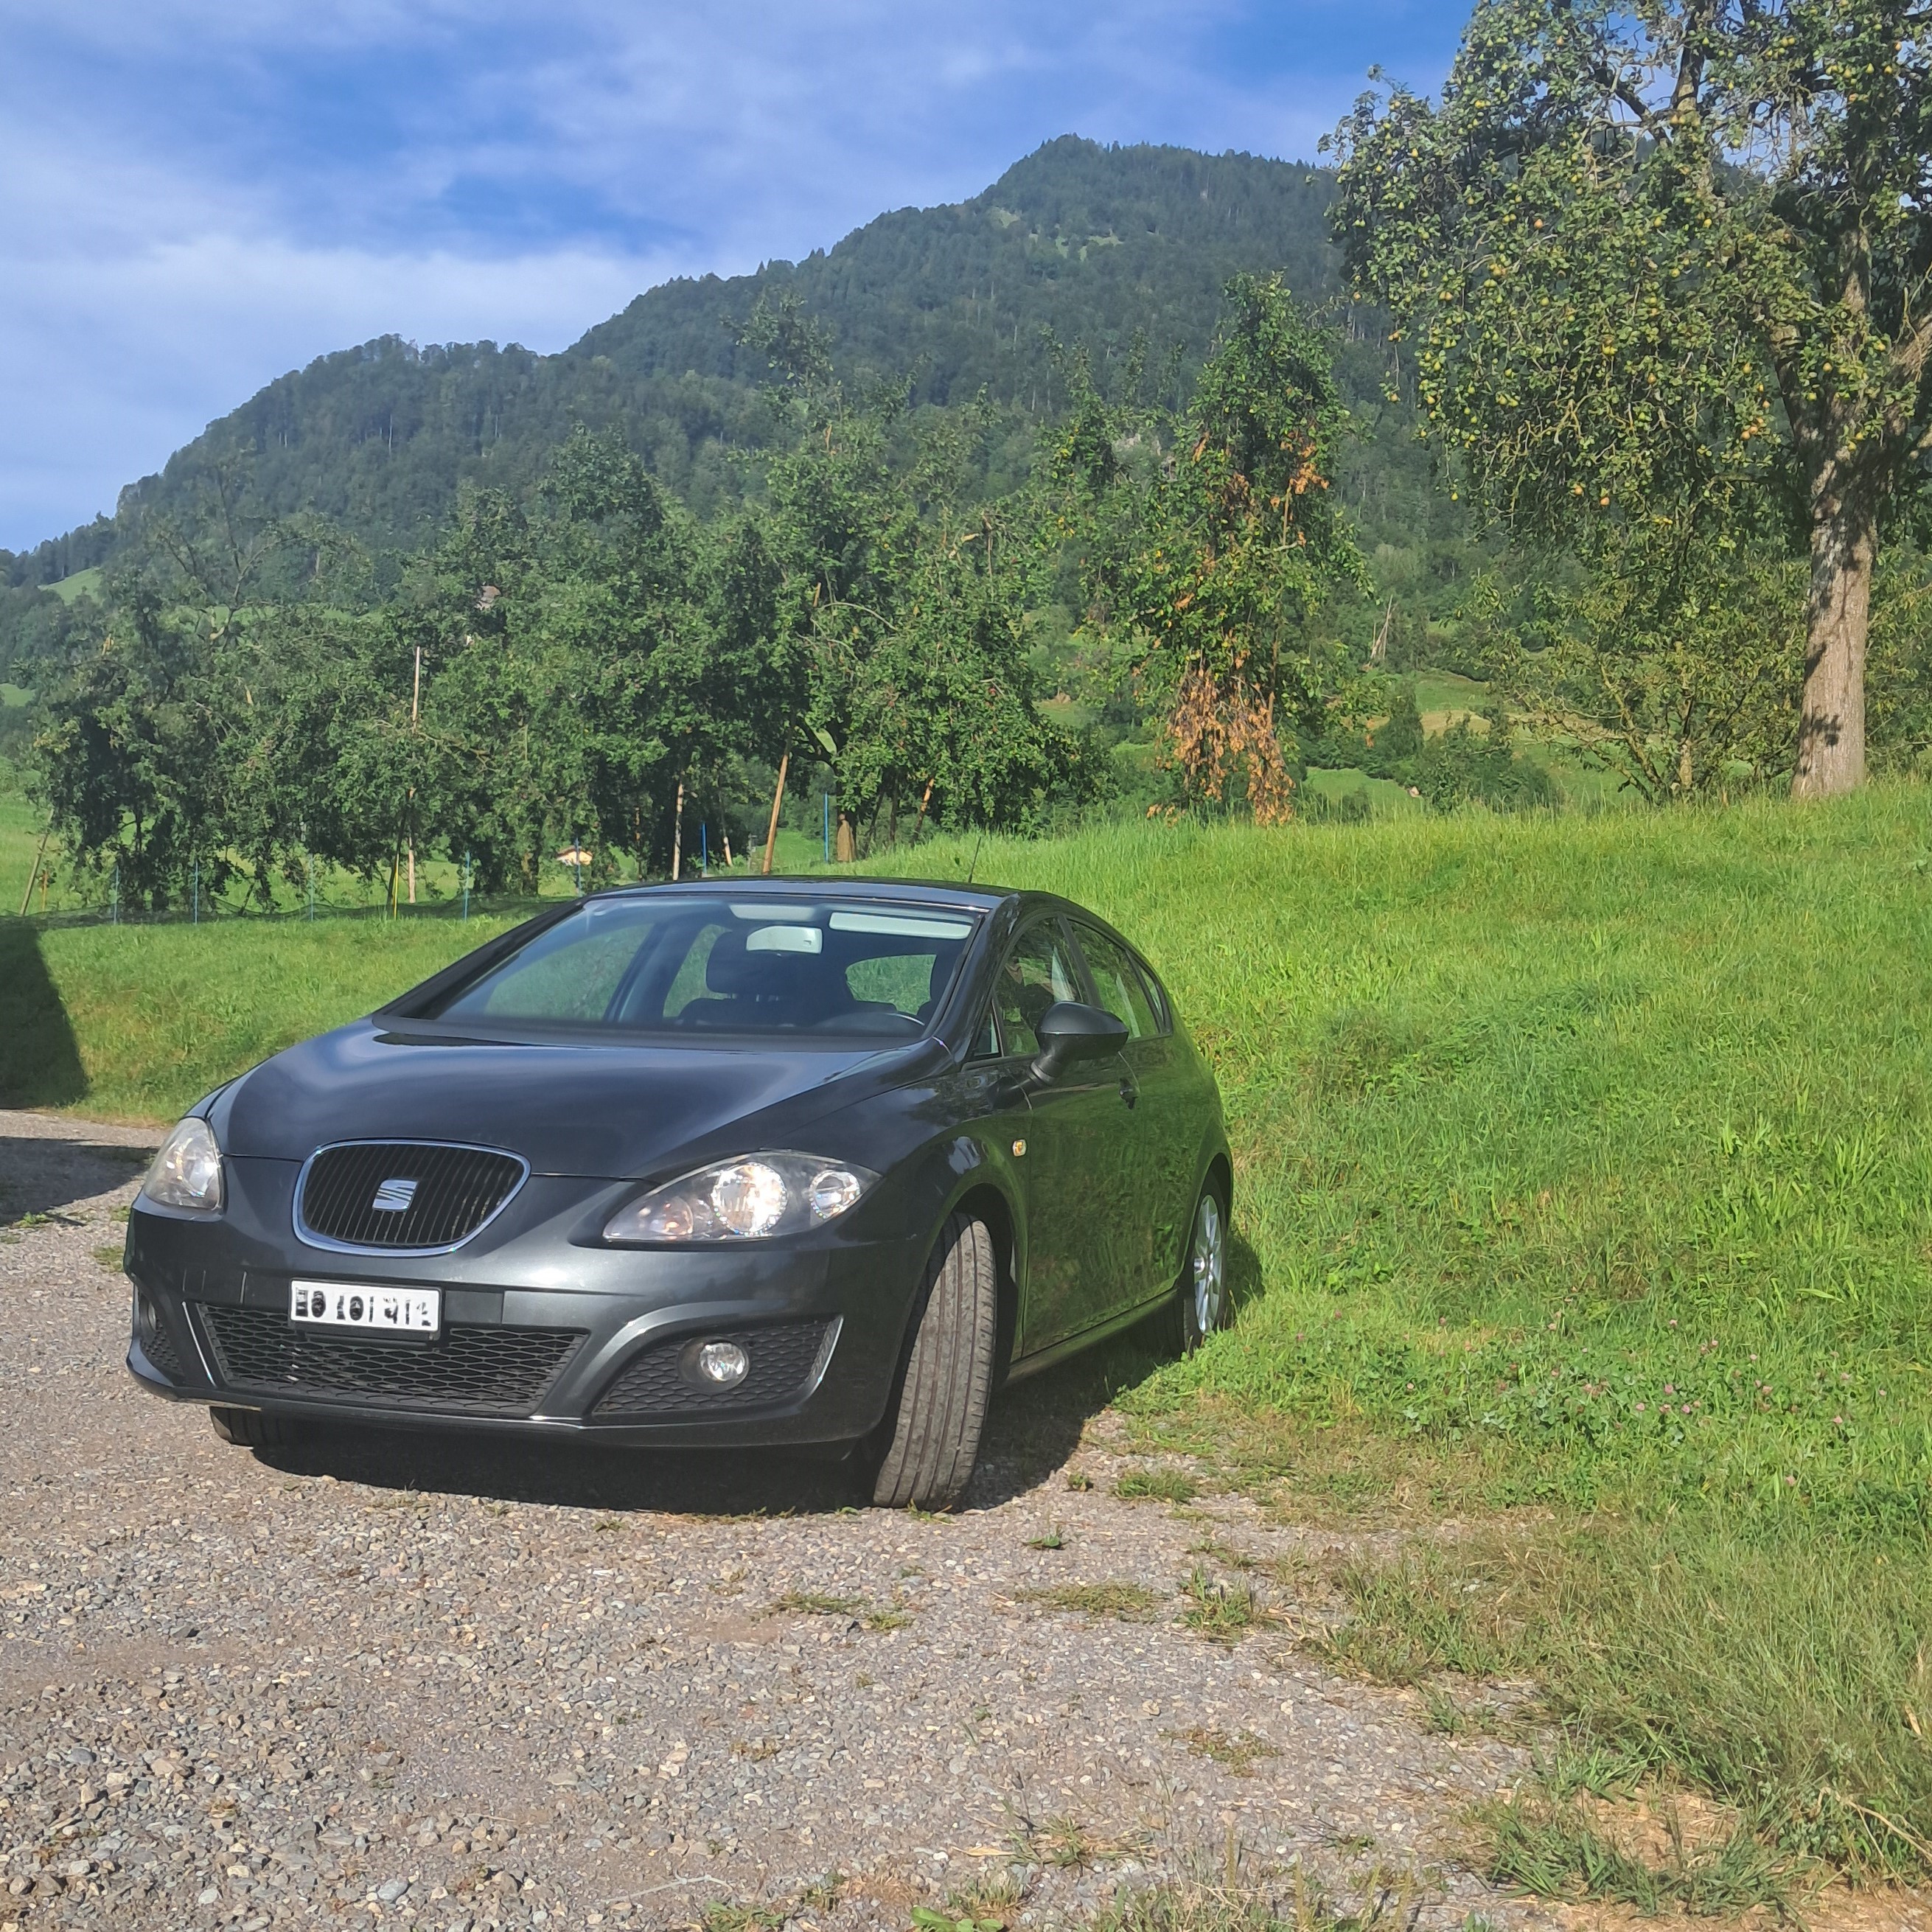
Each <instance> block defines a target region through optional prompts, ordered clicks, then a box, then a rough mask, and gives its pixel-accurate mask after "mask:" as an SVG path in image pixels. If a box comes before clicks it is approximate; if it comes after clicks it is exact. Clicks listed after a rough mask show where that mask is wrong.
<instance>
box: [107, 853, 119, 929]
mask: <svg viewBox="0 0 1932 1932" xmlns="http://www.w3.org/2000/svg"><path fill="white" fill-rule="evenodd" d="M108 893H109V897H108V901H107V922H108V924H109V925H110V926H118V925H119V924H120V923H121V861H120V860H119V859H115V862H114V882H113V884H112V885H111V886H110V887H109V888H108Z"/></svg>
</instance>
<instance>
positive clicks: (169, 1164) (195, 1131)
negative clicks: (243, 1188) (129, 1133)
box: [141, 1117, 221, 1214]
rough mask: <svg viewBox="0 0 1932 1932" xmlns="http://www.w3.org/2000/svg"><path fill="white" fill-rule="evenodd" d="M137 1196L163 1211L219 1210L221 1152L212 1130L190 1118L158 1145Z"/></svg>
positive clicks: (203, 1123) (213, 1212) (216, 1212)
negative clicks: (155, 1202) (158, 1205)
mask: <svg viewBox="0 0 1932 1932" xmlns="http://www.w3.org/2000/svg"><path fill="white" fill-rule="evenodd" d="M141 1192H142V1194H143V1195H144V1196H146V1198H147V1199H148V1200H150V1201H157V1202H160V1205H162V1206H163V1208H198V1209H199V1210H200V1211H201V1212H202V1213H203V1214H218V1213H220V1209H221V1150H220V1148H218V1147H217V1146H216V1145H215V1144H214V1129H213V1128H212V1127H210V1126H209V1125H208V1123H207V1122H206V1121H201V1120H196V1119H194V1118H192V1117H190V1118H189V1119H187V1120H185V1121H182V1122H181V1125H180V1126H179V1127H177V1128H175V1130H174V1132H173V1133H171V1134H170V1135H169V1136H168V1137H167V1139H166V1140H164V1141H163V1142H162V1143H161V1151H160V1153H159V1154H156V1155H155V1157H154V1165H153V1166H151V1167H150V1168H149V1169H148V1178H146V1179H145V1181H142V1183H141Z"/></svg>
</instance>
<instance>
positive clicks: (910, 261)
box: [0, 136, 1337, 587]
mask: <svg viewBox="0 0 1932 1932" xmlns="http://www.w3.org/2000/svg"><path fill="white" fill-rule="evenodd" d="M1332 192H1333V187H1332V182H1331V179H1330V178H1329V177H1328V175H1325V174H1323V173H1319V172H1313V171H1311V170H1310V169H1307V168H1306V167H1303V166H1296V165H1293V164H1290V163H1284V162H1280V161H1272V160H1259V159H1256V157H1253V156H1250V155H1246V154H1223V155H1206V154H1195V153H1192V152H1190V151H1187V150H1186V149H1184V148H1162V147H1132V148H1103V147H1100V146H1099V145H1096V144H1095V143H1094V142H1089V141H1084V140H1080V139H1076V138H1075V137H1073V136H1065V137H1063V138H1062V139H1059V140H1057V141H1054V142H1049V143H1048V144H1047V145H1046V146H1044V147H1043V148H1040V149H1039V150H1038V151H1037V152H1035V153H1034V154H1031V155H1029V156H1028V157H1027V158H1026V159H1025V160H1022V161H1021V162H1019V163H1018V164H1017V165H1016V166H1013V167H1012V168H1010V169H1008V170H1007V172H1006V173H1005V174H1004V175H1001V178H999V179H998V181H995V183H994V184H992V187H989V188H988V189H987V190H986V192H985V193H983V194H980V195H979V196H976V197H975V198H974V199H972V200H971V201H968V202H961V203H959V204H957V205H954V206H951V207H944V208H923V209H910V208H908V209H903V210H901V211H898V212H897V213H895V214H885V215H881V216H880V217H879V218H878V219H877V220H875V221H874V222H871V223H869V224H868V226H865V227H864V228H862V229H859V230H858V231H857V232H856V233H854V234H852V235H850V236H847V237H846V239H844V241H842V242H839V243H838V245H837V246H836V247H835V248H832V249H831V250H829V251H814V253H813V254H811V255H809V256H808V257H806V258H805V260H803V261H802V262H799V263H790V262H774V263H769V264H767V265H766V266H764V267H763V268H762V269H760V270H759V271H758V272H757V274H755V275H741V276H736V277H733V278H729V279H721V278H718V277H716V276H705V277H703V278H700V279H697V280H682V281H673V282H668V283H666V284H663V285H661V287H657V288H655V289H652V290H649V291H648V292H647V293H644V294H643V295H640V296H638V297H637V299H636V300H635V301H634V302H632V303H631V305H630V306H629V307H628V308H627V309H625V311H623V312H622V314H619V315H616V316H613V317H611V318H610V320H608V321H607V322H604V323H599V324H598V325H597V326H595V328H592V329H590V330H589V332H587V333H586V335H584V336H583V338H582V339H581V340H580V341H578V342H577V343H576V344H574V346H572V347H571V348H569V349H567V350H564V351H563V352H562V353H561V354H559V355H556V356H538V355H535V354H533V353H531V352H530V351H529V350H524V349H520V348H517V347H514V346H509V347H499V346H498V345H496V344H493V343H489V342H482V343H468V344H448V345H443V346H438V345H434V344H432V345H430V346H428V347H418V346H417V345H416V344H411V343H407V342H404V341H401V340H400V339H399V338H395V337H393V336H391V337H384V338H379V339H378V340H377V341H374V342H368V343H365V344H362V346H361V347H357V348H353V349H347V350H341V351H338V353H335V354H333V355H329V356H322V357H320V358H318V359H317V360H316V361H315V362H312V363H311V364H310V365H309V366H308V368H306V369H303V370H300V371H295V372H293V373H291V374H289V375H287V376H284V377H280V378H278V380H276V381H275V382H273V383H270V384H269V386H267V387H266V389H263V390H261V391H260V392H259V393H258V394H257V395H254V397H252V398H250V399H249V400H248V401H247V402H246V403H245V404H242V406H241V407H240V408H239V409H237V410H234V411H233V413H231V414H229V415H228V416H224V417H223V418H222V419H220V421H219V422H215V423H214V424H213V425H211V426H210V427H209V428H208V431H206V433H205V434H204V435H203V436H202V437H199V438H197V439H196V441H195V442H194V443H191V444H190V445H188V446H187V447H186V448H185V449H182V450H181V451H179V452H177V453H176V454H175V456H174V457H172V458H171V459H170V460H169V463H168V464H167V466H166V468H165V469H163V471H162V472H161V473H160V475H158V476H150V477H146V478H142V480H141V481H139V482H138V483H136V484H133V485H132V486H131V487H130V489H129V490H127V491H126V492H125V493H124V496H123V499H122V504H121V511H120V514H118V516H117V517H115V519H113V520H107V519H101V520H98V521H97V522H96V523H93V524H92V525H89V526H86V527H84V528H83V529H80V530H77V531H75V532H71V533H69V534H68V535H67V536H65V537H64V538H58V539H55V540H54V541H50V542H49V543H47V544H42V545H40V547H38V548H37V549H36V550H33V551H31V552H28V553H23V554H22V555H21V556H17V557H13V558H7V557H6V556H5V553H0V568H5V571H6V574H7V579H8V580H9V581H10V583H12V584H13V585H14V586H23V587H24V586H34V585H39V584H44V583H52V582H55V581H57V580H59V579H61V578H62V577H66V576H68V575H70V574H72V573H73V572H74V571H78V570H80V569H83V568H87V567H89V566H90V565H95V564H98V563H101V562H104V561H106V560H107V559H110V557H111V556H113V554H114V553H115V550H117V549H118V548H119V547H121V546H122V545H124V544H125V543H126V542H127V541H128V540H129V538H130V535H131V534H132V532H133V529H134V527H135V526H136V524H137V523H138V521H139V518H140V517H141V516H142V514H152V513H153V512H154V511H157V510H165V509H167V508H170V507H171V506H173V505H176V504H177V503H178V499H180V498H181V496H183V494H184V492H185V490H187V487H188V479H189V478H190V477H192V476H193V475H195V474H196V472H198V471H199V469H201V468H202V466H203V463H204V460H205V458H206V457H207V456H208V455H210V454H212V453H214V452H219V451H222V450H226V449H236V448H243V449H252V450H253V451H254V452H255V455H254V461H253V464H252V470H253V476H254V488H255V490H257V492H258V493H259V495H260V499H261V506H262V507H263V508H266V509H269V510H271V511H276V512H280V513H289V512H293V511H300V510H313V511H320V512H321V513H322V514H324V515H326V516H327V517H330V518H331V519H332V520H335V522H337V523H340V524H341V526H343V527H344V529H346V530H347V532H349V533H350V534H351V535H353V536H355V537H356V538H358V539H359V541H362V543H363V544H365V545H366V546H368V547H369V548H370V549H371V550H377V551H380V550H385V549H396V550H410V549H413V548H416V547H419V546H420V545H421V544H422V543H424V542H425V541H428V539H429V538H430V537H431V535H432V534H433V533H434V531H435V530H436V529H437V528H438V527H439V526H440V524H441V523H442V522H443V519H444V518H445V517H446V515H447V514H448V512H449V508H450V506H451V505H452V502H453V501H454V500H455V495H456V492H457V490H458V487H459V485H460V484H461V483H463V481H466V480H472V481H487V482H489V483H491V484H496V485H497V486H499V487H504V488H507V489H510V490H520V489H522V488H523V487H525V486H526V485H527V484H529V482H530V481H532V479H533V478H535V476H536V475H537V474H538V471H539V470H540V469H541V465H542V463H543V461H544V458H545V456H546V455H547V452H549V451H550V450H551V449H553V448H554V447H555V446H556V445H557V444H558V443H559V442H560V441H562V439H563V438H564V437H565V436H567V435H568V433H569V431H570V429H571V426H572V425H573V424H574V423H577V422H582V423H584V424H586V425H589V427H591V428H605V427H607V426H611V425H616V426H619V427H621V428H622V430H623V431H624V434H625V440H627V441H628V443H630V445H631V447H632V448H633V449H635V450H636V451H637V452H638V454H640V455H642V456H643V457H644V458H645V459H646V462H647V463H648V464H649V467H650V468H651V469H652V472H653V473H654V474H655V475H656V476H657V478H658V479H659V480H660V481H661V482H663V483H664V484H667V485H668V486H669V487H670V488H671V489H672V490H673V491H675V492H676V493H677V494H678V495H679V496H680V497H682V498H683V499H685V501H686V502H688V504H689V505H691V508H693V509H694V510H695V511H697V512H698V513H699V514H709V512H710V511H712V510H713V509H715V508H716V507H718V505H719V503H720V502H722V501H726V500H728V499H730V497H731V496H733V495H734V494H735V493H736V491H737V490H738V489H739V487H740V484H739V480H738V478H737V476H736V473H735V472H734V471H733V466H732V463H731V452H733V451H734V450H742V449H747V448H757V447H760V446H763V445H764V444H765V443H766V442H767V441H768V440H769V437H770V434H771V433H772V431H771V424H770V421H769V414H768V413H767V411H766V410H765V408H764V407H763V403H762V401H761V400H760V395H759V393H758V387H757V386H758V385H759V383H760V382H761V381H763V380H764V379H765V378H766V377H767V376H768V374H769V371H768V369H767V368H766V362H765V359H764V358H763V356H761V355H757V354H754V353H748V352H746V351H745V350H743V349H742V348H741V347H740V346H739V343H738V341H737V340H736V336H735V335H734V334H733V328H732V325H733V324H735V323H741V322H742V320H743V319H744V318H745V316H746V315H747V314H748V313H749V312H750V311H751V308H752V306H753V305H754V303H755V302H757V300H758V299H759V298H760V296H766V297H767V298H770V297H772V296H778V295H780V294H789V295H790V296H793V297H795V298H796V300H797V301H798V302H799V304H800V305H802V308H803V310H804V311H805V314H808V316H810V317H811V318H813V319H814V320H816V321H817V322H818V323H820V324H821V325H822V326H823V327H824V328H825V329H826V330H827V332H829V337H830V340H831V346H832V354H833V359H834V362H835V366H836V367H837V368H838V373H839V374H840V375H841V377H843V378H844V379H845V380H847V382H848V383H865V381H867V380H880V379H883V378H886V377H892V378H895V379H904V380H907V381H908V382H909V383H910V384H911V385H912V386H913V395H914V400H915V401H916V402H919V403H923V404H942V405H943V404H947V403H953V402H959V401H965V400H968V399H970V398H973V397H974V396H976V395H978V394H979V393H980V392H981V391H984V392H986V394H987V395H988V397H989V399H990V400H991V401H992V402H993V403H995V404H996V405H999V406H1001V407H1002V408H1003V409H1004V410H1008V411H1011V412H1016V413H1018V414H1019V415H1021V416H1025V417H1027V418H1029V419H1033V418H1037V417H1038V416H1040V415H1041V414H1043V413H1046V412H1049V411H1050V410H1052V408H1053V407H1055V404H1056V403H1057V402H1060V401H1064V390H1061V389H1056V387H1055V367H1054V362H1053V358H1052V348H1051V343H1050V341H1049V332H1052V337H1054V338H1058V341H1060V342H1061V344H1065V345H1067V346H1073V345H1075V344H1082V345H1085V346H1086V347H1087V348H1088V350H1089V352H1090V353H1091V356H1093V359H1094V362H1095V364H1096V366H1097V368H1099V369H1100V370H1101V371H1103V372H1104V371H1105V370H1106V368H1107V366H1108V365H1109V363H1110V362H1112V361H1114V360H1115V359H1118V357H1119V356H1121V354H1122V353H1124V351H1125V350H1126V349H1127V347H1128V345H1129V344H1130V341H1131V340H1132V338H1133V337H1134V335H1136V333H1137V332H1138V333H1139V334H1140V335H1142V336H1144V337H1145V340H1146V341H1147V344H1148V353H1149V357H1150V362H1151V367H1153V368H1155V369H1157V370H1159V369H1160V368H1163V366H1164V365H1165V364H1166V361H1167V359H1169V357H1170V356H1172V357H1173V359H1174V368H1175V377H1176V380H1177V382H1178V383H1180V384H1181V385H1184V383H1185V382H1186V380H1187V376H1188V374H1189V373H1190V372H1191V371H1192V370H1193V368H1196V366H1198V365H1199V362H1200V359H1201V358H1202V355H1203V354H1204V353H1205V350H1206V349H1207V347H1208V339H1209V338H1210V336H1211V333H1212V332H1213V329H1214V324H1215V321H1216V319H1217V316H1218V315H1219V314H1220V293H1221V288H1222V285H1223V284H1224V283H1225V282H1226V280H1227V278H1229V276H1230V275H1233V274H1234V273H1235V272H1237V271H1239V270H1241V269H1253V270H1271V269H1280V270H1281V271H1283V272H1284V273H1285V275H1286V278H1287V279H1288V281H1289V284H1290V286H1291V287H1293V288H1294V289H1295V291H1296V293H1298V294H1299V295H1301V296H1303V297H1304V299H1319V298H1322V297H1325V296H1331V295H1332V294H1333V293H1334V290H1335V288H1336V286H1337V284H1336V278H1335V269H1334V258H1333V253H1332V251H1331V248H1330V246H1329V245H1328V241H1327V239H1326V220H1327V210H1328V203H1329V201H1330V199H1331V194H1332ZM1176 351H1178V355H1176V354H1175V352H1176ZM1171 400H1178V398H1171ZM1010 443H1011V452H1010V456H1009V458H1008V460H1010V461H1011V462H1013V463H1020V464H1023V463H1025V460H1027V458H1028V456H1029V455H1030V453H1031V448H1032V435H1031V428H1025V427H1023V428H1019V430H1018V431H1017V432H1016V434H1015V435H1014V436H1013V437H1012V438H1011V439H1010ZM994 460H995V462H996V463H997V462H998V460H999V458H998V454H997V453H996V454H995V458H994ZM1002 480H1004V479H1002Z"/></svg>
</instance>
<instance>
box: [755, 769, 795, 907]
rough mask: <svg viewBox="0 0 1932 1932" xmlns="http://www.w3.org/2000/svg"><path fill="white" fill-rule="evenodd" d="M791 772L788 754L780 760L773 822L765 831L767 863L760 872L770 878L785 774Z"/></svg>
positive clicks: (774, 795)
mask: <svg viewBox="0 0 1932 1932" xmlns="http://www.w3.org/2000/svg"><path fill="white" fill-rule="evenodd" d="M790 769H791V754H790V752H789V751H787V752H786V754H784V757H781V759H779V760H778V784H777V786H776V787H775V789H774V790H773V791H772V822H771V823H770V824H769V826H767V827H766V830H765V862H764V863H763V865H761V866H760V867H759V868H758V869H759V870H760V871H761V872H763V873H764V874H766V875H767V876H768V877H769V874H770V872H771V869H772V851H773V850H774V849H775V847H776V846H777V844H778V807H779V806H780V805H782V804H783V803H784V787H785V773H786V772H788V771H790Z"/></svg>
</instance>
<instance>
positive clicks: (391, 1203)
mask: <svg viewBox="0 0 1932 1932" xmlns="http://www.w3.org/2000/svg"><path fill="white" fill-rule="evenodd" d="M414 1199H416V1182H415V1181H404V1180H401V1179H400V1178H392V1179H390V1180H388V1181H384V1182H383V1184H382V1186H381V1187H379V1188H377V1190H376V1198H375V1199H374V1200H373V1201H372V1202H370V1204H369V1205H370V1206H371V1208H377V1209H380V1211H382V1212H383V1214H401V1213H402V1212H403V1211H404V1209H405V1208H407V1207H408V1206H409V1205H410V1202H413V1200H414Z"/></svg>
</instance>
